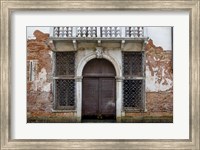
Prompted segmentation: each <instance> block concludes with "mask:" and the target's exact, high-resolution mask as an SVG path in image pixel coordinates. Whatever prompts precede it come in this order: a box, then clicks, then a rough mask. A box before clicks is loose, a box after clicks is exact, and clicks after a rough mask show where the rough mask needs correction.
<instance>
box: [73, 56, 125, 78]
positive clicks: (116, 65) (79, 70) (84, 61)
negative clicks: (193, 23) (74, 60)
mask: <svg viewBox="0 0 200 150" xmlns="http://www.w3.org/2000/svg"><path fill="white" fill-rule="evenodd" d="M94 58H97V56H96V53H92V54H90V55H87V56H85V57H84V58H82V59H81V61H80V62H79V63H78V66H77V70H76V76H77V77H81V76H82V72H83V68H84V67H85V65H86V64H87V62H89V61H90V60H92V59H94ZM99 59H106V60H108V61H110V62H111V63H112V64H113V66H114V68H115V71H116V77H121V76H122V71H121V69H120V64H119V63H118V62H117V61H116V60H115V59H114V58H113V57H111V56H109V55H107V54H105V53H103V54H102V58H99Z"/></svg>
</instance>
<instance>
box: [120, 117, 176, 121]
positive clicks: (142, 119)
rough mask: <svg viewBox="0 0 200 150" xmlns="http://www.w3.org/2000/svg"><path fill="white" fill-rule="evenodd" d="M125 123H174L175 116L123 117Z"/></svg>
mask: <svg viewBox="0 0 200 150" xmlns="http://www.w3.org/2000/svg"><path fill="white" fill-rule="evenodd" d="M122 122H123V123H173V116H144V117H122Z"/></svg>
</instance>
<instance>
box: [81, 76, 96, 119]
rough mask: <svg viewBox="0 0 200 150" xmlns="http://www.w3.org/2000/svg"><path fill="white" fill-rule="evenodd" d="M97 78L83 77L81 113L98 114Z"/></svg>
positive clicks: (87, 114)
mask: <svg viewBox="0 0 200 150" xmlns="http://www.w3.org/2000/svg"><path fill="white" fill-rule="evenodd" d="M98 82H99V79H98V78H84V80H83V105H82V106H83V108H82V109H83V111H82V112H83V115H84V116H96V115H97V114H98V107H99V104H98V97H99V93H98V92H99V88H98V87H99V84H98Z"/></svg>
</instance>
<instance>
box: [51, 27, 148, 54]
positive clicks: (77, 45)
mask: <svg viewBox="0 0 200 150" xmlns="http://www.w3.org/2000/svg"><path fill="white" fill-rule="evenodd" d="M144 28H145V27H135V26H131V27H128V26H126V27H122V26H120V27H117V26H105V27H97V26H87V27H86V26H81V27H69V26H62V27H52V28H51V34H50V40H52V41H53V43H54V45H55V49H53V51H70V50H75V51H76V50H80V49H95V47H104V48H109V49H116V48H118V49H119V48H120V49H121V50H126V51H127V50H135V51H141V50H142V49H143V46H144V43H145V42H144V41H146V40H147V38H146V37H145V32H144V31H145V30H144ZM138 46H139V47H138Z"/></svg>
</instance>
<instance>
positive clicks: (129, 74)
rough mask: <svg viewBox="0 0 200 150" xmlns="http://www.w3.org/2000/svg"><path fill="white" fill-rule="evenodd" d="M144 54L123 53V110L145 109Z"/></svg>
mask: <svg viewBox="0 0 200 150" xmlns="http://www.w3.org/2000/svg"><path fill="white" fill-rule="evenodd" d="M143 62H144V54H143V52H123V75H124V80H123V108H124V110H125V111H127V110H143V109H144V98H145V96H144V83H145V82H144V78H143V77H144V63H143Z"/></svg>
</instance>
